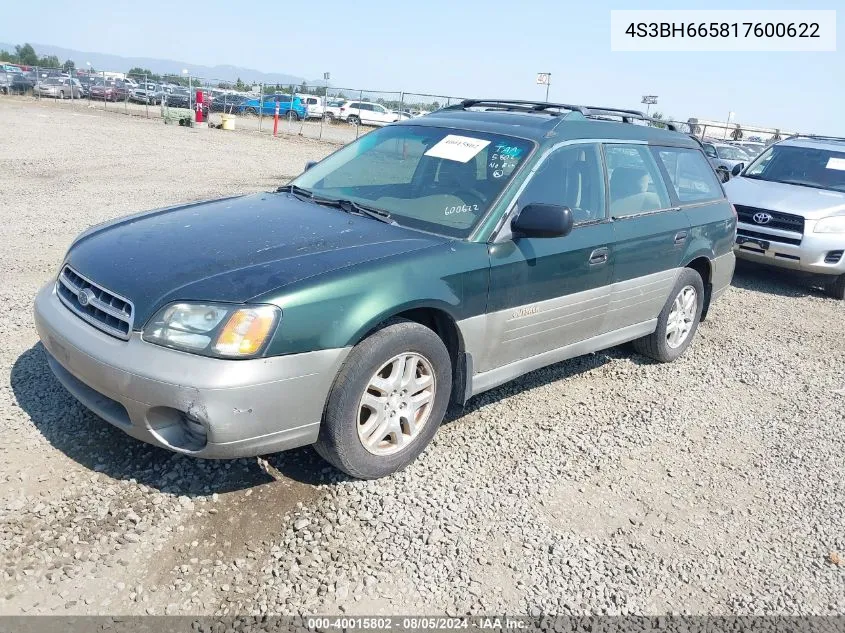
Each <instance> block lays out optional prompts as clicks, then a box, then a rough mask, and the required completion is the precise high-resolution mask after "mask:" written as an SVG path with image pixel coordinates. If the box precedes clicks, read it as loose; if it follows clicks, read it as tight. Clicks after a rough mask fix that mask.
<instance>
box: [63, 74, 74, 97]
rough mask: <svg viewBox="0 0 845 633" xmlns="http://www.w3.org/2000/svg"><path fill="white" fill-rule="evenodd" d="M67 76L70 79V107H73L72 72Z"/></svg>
mask: <svg viewBox="0 0 845 633" xmlns="http://www.w3.org/2000/svg"><path fill="white" fill-rule="evenodd" d="M62 70H64V68H62ZM68 74H69V75H70V78H69V79H68V83H69V84H70V105H73V89H74V85H73V71H72V70H71V71H70V72H69V73H68Z"/></svg>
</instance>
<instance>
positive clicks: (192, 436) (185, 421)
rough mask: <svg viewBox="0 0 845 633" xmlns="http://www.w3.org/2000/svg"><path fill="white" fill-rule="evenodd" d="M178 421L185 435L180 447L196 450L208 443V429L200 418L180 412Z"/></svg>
mask: <svg viewBox="0 0 845 633" xmlns="http://www.w3.org/2000/svg"><path fill="white" fill-rule="evenodd" d="M179 422H180V426H181V427H182V431H183V433H184V436H185V441H184V445H183V446H182V448H185V449H186V450H190V451H196V450H199V449H201V448H203V447H204V446H205V445H206V443H208V429H206V427H205V424H203V423H202V422H201V421H200V420H197V419H196V418H195V417H193V416H192V415H191V414H190V413H182V415H181V416H180V420H179Z"/></svg>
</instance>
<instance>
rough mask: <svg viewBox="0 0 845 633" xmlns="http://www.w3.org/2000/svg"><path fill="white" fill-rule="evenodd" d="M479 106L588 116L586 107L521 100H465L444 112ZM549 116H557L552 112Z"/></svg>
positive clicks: (448, 107)
mask: <svg viewBox="0 0 845 633" xmlns="http://www.w3.org/2000/svg"><path fill="white" fill-rule="evenodd" d="M478 106H492V107H499V108H502V109H505V110H516V111H519V112H545V111H546V110H551V109H556V110H569V111H571V112H580V113H581V114H586V112H585V110H586V108H584V106H579V105H570V104H568V103H546V102H544V101H523V100H520V99H464V100H463V101H461V102H460V103H457V104H455V105H453V106H447V107H445V108H443V109H444V110H465V109H466V108H476V107H478ZM549 114H556V113H554V112H550V113H549Z"/></svg>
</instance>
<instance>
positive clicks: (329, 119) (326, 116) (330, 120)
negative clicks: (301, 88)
mask: <svg viewBox="0 0 845 633" xmlns="http://www.w3.org/2000/svg"><path fill="white" fill-rule="evenodd" d="M323 119H324V120H325V122H326V123H334V115H333V114H332V113H331V112H326V113H325V114H324V115H323Z"/></svg>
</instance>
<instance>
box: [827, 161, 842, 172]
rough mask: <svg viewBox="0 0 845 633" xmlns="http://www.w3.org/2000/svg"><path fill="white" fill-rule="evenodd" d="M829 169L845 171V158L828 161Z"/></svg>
mask: <svg viewBox="0 0 845 633" xmlns="http://www.w3.org/2000/svg"><path fill="white" fill-rule="evenodd" d="M827 168H828V169H838V170H839V171H845V158H830V159H828V161H827Z"/></svg>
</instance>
